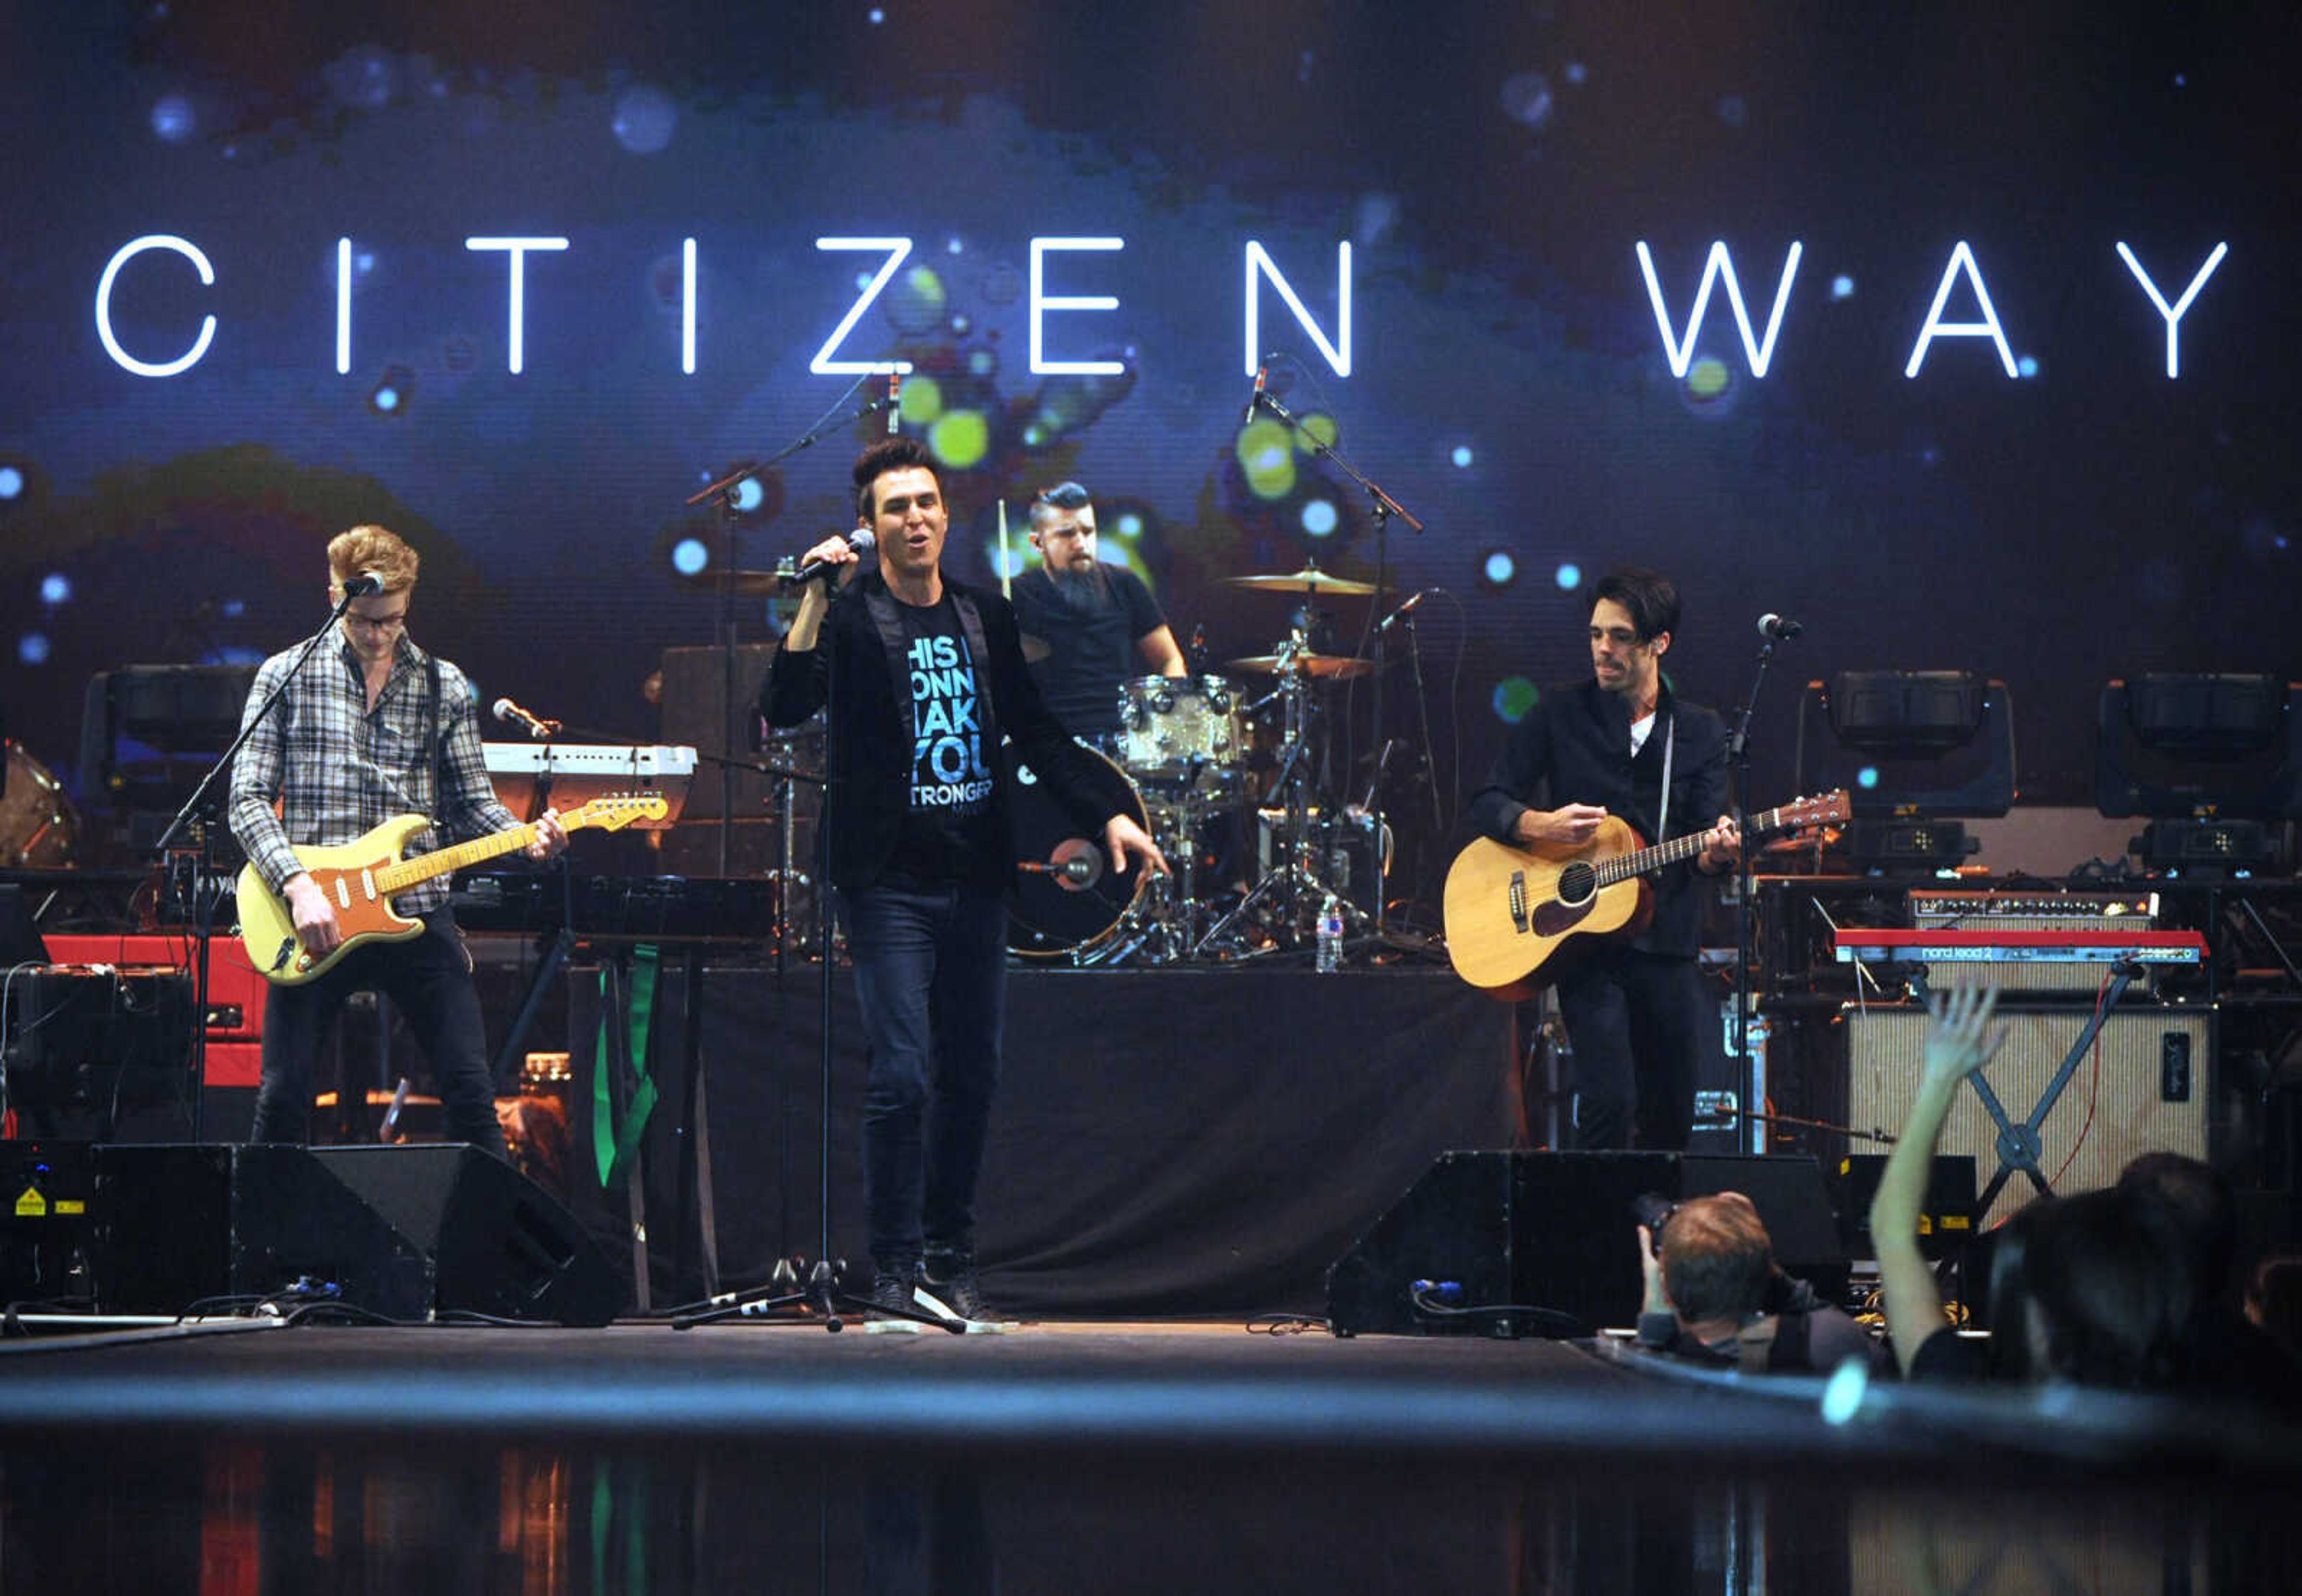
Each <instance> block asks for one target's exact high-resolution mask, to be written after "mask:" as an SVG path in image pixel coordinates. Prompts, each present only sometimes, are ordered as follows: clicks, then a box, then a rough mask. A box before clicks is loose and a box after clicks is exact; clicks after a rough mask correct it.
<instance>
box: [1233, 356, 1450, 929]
mask: <svg viewBox="0 0 2302 1596" xmlns="http://www.w3.org/2000/svg"><path fill="white" fill-rule="evenodd" d="M1272 358H1273V357H1268V356H1266V357H1264V363H1265V364H1266V365H1268V364H1269V363H1270V361H1271V359H1272ZM1257 405H1260V406H1261V407H1263V408H1264V409H1266V410H1268V411H1270V412H1271V413H1272V414H1273V416H1277V417H1278V418H1279V419H1280V420H1281V421H1282V422H1285V423H1286V424H1287V429H1288V431H1290V432H1291V433H1294V434H1295V435H1296V436H1297V437H1298V438H1300V439H1302V440H1303V441H1305V442H1306V443H1307V444H1308V445H1309V447H1310V452H1311V453H1312V454H1313V455H1314V456H1315V457H1317V458H1322V459H1326V460H1332V462H1334V466H1335V468H1336V469H1337V470H1338V471H1340V472H1341V473H1342V474H1343V475H1345V476H1348V477H1349V478H1350V479H1351V480H1352V481H1353V482H1355V483H1357V484H1358V485H1359V486H1360V487H1361V488H1363V489H1365V491H1366V496H1367V504H1368V508H1369V511H1370V513H1371V514H1372V515H1373V516H1374V592H1375V602H1376V603H1378V604H1380V603H1382V601H1383V599H1384V597H1385V596H1386V595H1387V593H1388V592H1389V591H1390V518H1391V517H1393V516H1397V517H1399V519H1400V520H1402V521H1404V522H1406V523H1407V525H1409V526H1410V527H1413V528H1414V529H1415V532H1416V535H1417V536H1420V535H1421V534H1422V533H1423V523H1422V522H1420V521H1418V520H1416V518H1415V517H1414V516H1413V515H1411V514H1410V513H1408V511H1407V508H1406V507H1405V506H1404V505H1402V504H1400V503H1399V500H1396V499H1393V498H1392V497H1391V496H1390V494H1389V493H1386V492H1384V491H1382V488H1381V487H1380V486H1379V485H1377V484H1376V483H1374V482H1373V481H1371V480H1370V479H1369V478H1368V477H1367V475H1366V474H1365V472H1363V471H1361V470H1360V469H1359V468H1358V467H1357V466H1354V465H1352V464H1351V463H1350V461H1349V460H1348V459H1346V458H1344V457H1343V456H1342V455H1341V454H1340V453H1339V452H1337V451H1336V449H1334V447H1333V446H1332V444H1330V443H1328V442H1327V441H1325V440H1324V439H1323V438H1321V437H1320V436H1319V435H1318V434H1317V433H1314V432H1312V431H1311V430H1310V429H1309V428H1307V427H1306V426H1304V425H1302V424H1300V423H1299V422H1298V421H1297V420H1296V419H1295V417H1294V416H1293V414H1292V413H1291V412H1290V411H1289V410H1288V408H1287V407H1286V406H1284V405H1282V404H1281V403H1280V402H1279V400H1278V399H1277V398H1276V397H1274V396H1273V394H1271V393H1270V392H1269V391H1266V389H1265V388H1264V385H1263V384H1262V383H1261V382H1257V383H1256V390H1255V396H1254V398H1253V399H1252V400H1250V401H1249V404H1248V409H1249V410H1250V411H1251V410H1253V409H1254V408H1255V407H1256V406H1257ZM1413 605H1414V601H1413V600H1409V601H1407V604H1406V605H1403V606H1401V607H1400V609H1399V612H1398V614H1404V613H1406V611H1407V609H1412V608H1413ZM1391 618H1393V619H1396V618H1398V617H1397V615H1394V616H1393V617H1391ZM1388 624H1389V623H1388V622H1385V623H1384V625H1386V626H1387V625H1388ZM1375 635H1376V636H1377V637H1378V638H1380V637H1381V636H1382V626H1377V627H1376V628H1375ZM1382 677H1383V671H1382V661H1381V660H1380V659H1378V660H1377V661H1376V662H1375V672H1374V704H1373V710H1374V725H1373V726H1372V727H1371V728H1370V733H1369V735H1370V736H1371V737H1372V739H1373V741H1374V745H1375V746H1376V747H1377V748H1380V747H1382V744H1383V724H1382ZM1369 812H1370V813H1371V814H1372V815H1373V816H1374V837H1375V889H1374V917H1373V928H1374V936H1375V937H1376V939H1377V940H1378V941H1380V940H1382V936H1383V900H1384V898H1385V896H1386V893H1385V891H1384V882H1383V879H1382V836H1383V812H1382V790H1381V783H1380V782H1378V783H1377V784H1376V792H1375V795H1374V803H1373V804H1372V805H1370V808H1369ZM1292 818H1293V816H1292V811H1290V819H1292ZM1342 902H1343V910H1344V915H1345V918H1346V919H1347V920H1348V919H1356V920H1358V921H1359V922H1360V923H1362V924H1365V923H1367V917H1366V916H1365V915H1364V914H1361V913H1359V912H1357V911H1356V910H1355V909H1354V908H1353V906H1352V905H1351V904H1350V903H1349V902H1348V900H1342Z"/></svg>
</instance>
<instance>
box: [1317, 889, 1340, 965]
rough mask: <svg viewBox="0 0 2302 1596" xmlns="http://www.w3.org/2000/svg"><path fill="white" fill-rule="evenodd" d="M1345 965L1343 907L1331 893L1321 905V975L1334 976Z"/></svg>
mask: <svg viewBox="0 0 2302 1596" xmlns="http://www.w3.org/2000/svg"><path fill="white" fill-rule="evenodd" d="M1342 963H1343V906H1342V905H1341V904H1340V903H1337V902H1336V901H1335V895H1334V894H1333V893H1329V894H1328V895H1327V901H1326V902H1325V903H1322V904H1320V905H1319V966H1318V968H1319V973H1320V974H1321V975H1332V974H1333V973H1334V972H1335V971H1336V970H1340V969H1341V968H1342Z"/></svg>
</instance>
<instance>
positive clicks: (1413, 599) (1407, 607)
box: [1374, 587, 1431, 637]
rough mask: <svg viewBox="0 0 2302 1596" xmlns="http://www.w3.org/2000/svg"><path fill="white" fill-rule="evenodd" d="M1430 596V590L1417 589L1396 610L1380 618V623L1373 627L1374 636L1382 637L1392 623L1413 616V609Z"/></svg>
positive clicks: (1425, 588)
mask: <svg viewBox="0 0 2302 1596" xmlns="http://www.w3.org/2000/svg"><path fill="white" fill-rule="evenodd" d="M1430 596H1431V590H1430V589H1429V588H1427V587H1424V588H1417V589H1416V591H1415V592H1414V593H1412V594H1411V595H1409V597H1408V598H1407V602H1406V603H1404V604H1401V605H1400V606H1399V608H1398V609H1394V610H1392V611H1391V612H1390V614H1389V615H1386V616H1384V617H1382V621H1381V622H1379V623H1378V624H1377V625H1376V626H1375V629H1374V634H1375V635H1376V636H1377V637H1380V636H1382V634H1384V633H1386V632H1388V631H1390V628H1391V626H1392V624H1393V623H1394V622H1397V621H1403V620H1405V619H1406V618H1407V617H1408V616H1410V615H1413V614H1414V613H1415V607H1416V605H1418V604H1420V603H1422V602H1423V601H1424V600H1425V599H1427V598H1429V597H1430Z"/></svg>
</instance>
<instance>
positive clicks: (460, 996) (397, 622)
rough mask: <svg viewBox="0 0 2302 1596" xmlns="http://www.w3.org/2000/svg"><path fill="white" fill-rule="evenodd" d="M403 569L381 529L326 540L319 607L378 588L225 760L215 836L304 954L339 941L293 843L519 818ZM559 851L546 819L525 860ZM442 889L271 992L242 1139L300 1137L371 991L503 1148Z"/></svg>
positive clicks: (413, 561)
mask: <svg viewBox="0 0 2302 1596" xmlns="http://www.w3.org/2000/svg"><path fill="white" fill-rule="evenodd" d="M416 567H417V558H416V550H413V549H410V548H409V547H408V546H407V544H406V543H404V542H400V540H399V538H398V537H396V536H394V535H393V534H392V533H390V532H387V531H386V530H384V528H382V527H381V526H355V527H353V528H352V529H351V530H350V531H349V532H346V533H340V534H338V535H337V536H336V537H335V538H334V539H332V540H331V541H330V542H329V544H328V584H329V585H328V599H329V601H330V602H331V603H332V604H334V603H341V602H342V601H343V597H344V591H345V584H348V583H349V582H352V581H353V580H354V579H356V578H359V577H362V576H369V575H372V576H374V577H376V578H378V579H380V585H379V586H378V588H377V590H376V591H375V592H366V593H363V594H361V595H360V596H358V597H357V598H354V599H353V600H352V601H351V603H350V606H349V608H348V609H346V610H345V611H344V614H343V617H342V618H341V620H340V622H339V623H338V624H337V626H335V627H334V628H333V630H334V632H335V635H334V636H332V637H331V638H329V639H328V640H327V641H326V642H323V643H321V644H320V645H319V647H318V649H317V650H316V651H315V652H314V653H313V655H312V657H311V658H310V659H307V660H306V661H305V663H304V666H303V668H302V669H300V670H298V671H297V672H296V674H295V676H293V677H292V678H290V679H289V682H288V690H287V693H286V694H285V695H284V696H283V697H282V698H281V701H280V702H279V704H278V706H277V707H275V708H274V709H273V711H272V713H271V714H269V715H267V716H265V718H264V719H263V720H262V721H261V722H260V723H259V724H258V725H257V726H256V730H255V733H254V734H253V735H251V736H250V737H249V738H248V743H247V744H246V746H244V747H243V748H242V749H241V750H240V752H239V758H238V759H237V760H235V761H234V763H233V765H232V773H231V830H232V835H233V836H236V837H238V838H239V844H240V846H241V847H242V848H244V849H245V850H246V851H247V853H248V860H249V861H250V862H251V863H253V864H254V865H255V867H256V871H257V873H258V874H259V875H261V876H262V878H263V879H264V882H265V886H269V887H270V888H271V889H272V891H273V893H275V894H276V895H279V896H280V898H281V900H282V901H283V902H284V903H286V904H287V906H288V909H289V912H290V918H291V919H292V920H293V922H294V924H295V927H296V934H297V936H298V938H299V939H300V940H301V941H302V943H303V945H304V946H305V948H306V949H307V951H309V952H311V953H315V954H321V953H329V952H331V951H332V950H333V949H335V948H336V947H337V946H339V945H340V943H341V942H342V932H341V928H340V926H339V925H338V924H337V920H336V911H335V909H334V907H333V905H332V904H331V903H329V901H328V898H327V895H325V894H324V893H323V892H322V891H321V890H320V887H319V886H318V884H317V883H316V882H315V881H314V880H313V879H312V877H311V875H310V874H309V873H308V872H307V870H306V869H304V866H303V863H302V861H299V860H298V858H297V855H296V848H297V847H298V845H303V846H319V847H332V846H334V845H337V844H343V843H349V842H353V841H356V840H357V839H358V838H359V837H360V836H363V835H365V833H366V832H368V831H370V830H372V829H374V827H377V826H380V825H382V823H383V822H384V821H386V820H388V819H391V818H392V817H394V816H397V815H404V814H411V813H413V814H423V815H428V816H430V817H431V819H432V820H433V828H432V829H430V830H427V831H424V832H420V833H418V834H417V835H416V837H415V838H414V840H413V841H412V842H411V844H410V845H409V852H410V853H427V852H430V851H431V850H432V849H433V848H434V847H436V846H438V845H439V844H440V842H441V834H442V833H443V832H446V833H451V834H460V835H462V836H467V837H471V836H487V835H488V834H490V833H491V832H496V831H500V830H503V829H505V828H506V827H512V826H517V824H519V822H518V820H517V818H516V817H514V816H513V814H512V813H511V811H509V810H507V809H506V808H504V806H503V805H502V804H500V803H499V802H496V797H495V792H494V789H493V788H492V787H491V785H489V782H488V772H487V764H486V760H485V756H484V755H483V753H482V752H481V750H480V731H479V722H478V717H477V702H476V700H475V696H474V694H473V692H472V687H471V684H470V682H469V681H468V680H467V679H466V676H464V673H463V672H462V671H460V670H458V669H457V668H455V666H453V665H451V664H449V662H448V661H447V660H445V659H440V658H439V657H438V656H437V655H433V654H428V653H426V652H424V651H423V650H422V649H420V648H418V647H416V643H415V642H414V641H413V640H412V639H411V638H410V637H409V636H408V635H407V610H408V605H409V602H410V601H411V600H412V599H413V597H414V595H415V592H416ZM302 651H303V645H302V644H300V643H299V644H298V645H297V647H295V648H293V649H290V650H289V651H286V652H284V653H279V654H274V655H273V657H272V658H271V659H266V660H265V662H264V665H263V667H262V668H260V669H258V670H257V671H256V682H255V685H253V686H252V687H251V688H250V689H249V690H248V706H247V709H246V710H245V711H244V712H243V715H242V724H243V725H244V724H245V723H246V721H247V720H248V718H252V717H254V716H255V715H256V713H257V711H258V710H261V709H262V708H263V706H264V703H265V701H266V700H267V699H269V698H270V697H271V696H272V693H273V690H274V689H275V688H277V687H278V686H279V685H280V683H281V679H282V678H283V677H287V676H288V673H289V671H290V669H291V668H294V666H295V664H296V661H297V659H298V656H299V655H300V654H301V653H302ZM275 805H276V806H277V809H276V811H275ZM566 846H567V832H566V831H565V830H563V829H562V828H561V827H560V825H559V817H558V816H557V815H556V814H546V815H545V816H544V818H543V819H542V821H541V822H540V823H539V825H538V828H537V836H536V840H535V841H534V842H533V843H532V844H529V846H528V849H527V854H528V857H529V858H531V859H535V860H543V859H549V858H550V857H551V856H552V855H554V854H556V853H559V851H560V850H561V849H563V848H565V847H566ZM448 886H449V878H448V877H447V876H446V875H444V874H442V875H440V876H436V877H434V878H432V879H431V880H429V881H424V882H419V883H417V884H416V886H413V887H411V888H409V889H408V890H407V892H405V893H403V894H401V895H399V897H398V898H397V899H396V900H395V902H394V905H393V906H394V907H395V908H397V909H398V910H399V911H400V912H401V913H403V914H407V915H409V916H413V917H415V918H418V919H420V920H422V921H423V922H424V930H423V933H422V934H421V935H420V936H417V937H411V938H409V939H408V940H407V941H405V942H391V941H376V942H371V943H368V944H366V945H364V946H360V947H356V948H354V949H352V951H351V952H350V953H347V954H345V955H344V957H343V958H342V959H341V960H340V962H338V963H337V964H336V965H335V966H334V967H333V968H332V969H330V970H327V971H326V972H324V973H323V974H322V975H320V976H318V977H316V978H315V979H312V980H309V981H307V982H303V983H300V984H298V985H294V986H273V987H271V988H270V990H269V991H268V992H267V994H266V995H265V1005H264V1076H263V1083H262V1085H261V1086H259V1087H258V1088H257V1089H256V1127H255V1130H254V1131H253V1132H252V1133H251V1136H250V1139H251V1140H254V1141H258V1142H301V1141H303V1140H304V1139H306V1137H307V1133H308V1130H309V1126H310V1120H311V1108H312V1088H311V1075H312V1061H313V1060H314V1059H315V1058H316V1057H317V1056H318V1055H319V1053H320V1051H321V1049H322V1048H323V1046H325V1045H326V1043H327V1039H328V1029H329V1027H330V1025H331V1024H332V1022H333V1021H334V1019H335V1017H336V1014H337V1012H338V1011H340V1009H341V1008H342V1007H343V1004H344V1000H345V999H346V998H347V997H349V996H350V995H352V994H353V993H354V992H358V991H368V990H374V991H380V992H382V993H384V994H386V995H389V996H390V997H391V1001H392V1003H393V1004H394V1005H395V1006H397V1007H398V1009H399V1012H400V1014H401V1016H402V1017H403V1018H404V1019H406V1021H407V1024H408V1027H409V1029H412V1030H413V1031H414V1032H415V1033H416V1039H417V1041H418V1043H419V1044H420V1045H421V1046H423V1048H424V1053H425V1054H427V1055H428V1056H429V1057H430V1059H431V1060H432V1067H433V1071H434V1072H435V1074H436V1075H437V1077H438V1081H439V1088H440V1099H441V1105H442V1107H443V1109H444V1110H445V1113H446V1118H447V1123H448V1131H449V1135H450V1136H451V1137H453V1138H455V1139H456V1140H458V1141H466V1142H470V1143H472V1144H474V1145H475V1146H476V1147H485V1148H487V1149H488V1150H489V1151H491V1152H492V1153H494V1154H496V1155H498V1156H499V1157H500V1156H502V1155H503V1152H504V1139H503V1132H502V1131H501V1130H500V1129H499V1128H498V1127H497V1123H496V1110H495V1088H494V1083H493V1082H492V1080H491V1079H490V1075H489V1068H488V1056H487V1039H486V1028H485V1024H484V1022H483V1020H482V1018H481V1014H480V999H479V992H478V989H477V988H476V987H475V986H474V984H473V980H472V958H471V954H470V953H469V952H468V951H467V950H466V948H465V946H464V939H463V936H462V934H461V933H460V932H458V930H457V928H456V921H455V916H454V915H453V913H452V912H451V911H449V907H448Z"/></svg>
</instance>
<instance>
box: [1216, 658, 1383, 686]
mask: <svg viewBox="0 0 2302 1596" xmlns="http://www.w3.org/2000/svg"><path fill="white" fill-rule="evenodd" d="M1231 668H1232V669H1233V670H1244V671H1251V672H1253V673H1254V674H1255V675H1256V676H1284V675H1285V674H1286V673H1287V672H1288V671H1289V670H1290V669H1292V670H1299V671H1301V672H1302V673H1303V674H1304V675H1305V676H1320V677H1323V678H1325V679H1327V680H1330V681H1332V680H1336V679H1339V678H1340V677H1343V676H1365V675H1366V674H1367V672H1369V671H1371V670H1373V669H1374V660H1372V659H1352V658H1351V657H1350V656H1348V654H1250V655H1248V657H1247V658H1246V659H1233V660H1232V661H1231Z"/></svg>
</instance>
